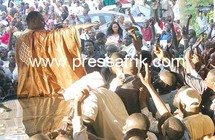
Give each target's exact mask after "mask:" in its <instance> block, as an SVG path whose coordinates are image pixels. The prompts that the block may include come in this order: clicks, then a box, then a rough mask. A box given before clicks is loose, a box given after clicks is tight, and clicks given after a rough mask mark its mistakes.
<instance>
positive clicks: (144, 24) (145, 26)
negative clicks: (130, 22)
mask: <svg viewBox="0 0 215 140" xmlns="http://www.w3.org/2000/svg"><path fill="white" fill-rule="evenodd" d="M143 27H144V28H148V27H149V20H148V19H144V20H143Z"/></svg>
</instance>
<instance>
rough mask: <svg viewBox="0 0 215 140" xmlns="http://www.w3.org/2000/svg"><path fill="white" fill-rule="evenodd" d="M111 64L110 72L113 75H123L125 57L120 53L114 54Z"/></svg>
mask: <svg viewBox="0 0 215 140" xmlns="http://www.w3.org/2000/svg"><path fill="white" fill-rule="evenodd" d="M110 61H111V64H113V65H112V66H111V67H110V70H111V72H112V73H113V74H118V73H122V71H123V70H122V64H123V61H124V55H123V54H121V53H118V52H114V53H113V54H112V55H111V58H110Z"/></svg>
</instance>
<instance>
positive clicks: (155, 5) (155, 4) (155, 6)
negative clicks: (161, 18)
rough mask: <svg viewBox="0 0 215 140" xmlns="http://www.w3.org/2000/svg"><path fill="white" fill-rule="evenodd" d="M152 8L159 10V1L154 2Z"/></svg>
mask: <svg viewBox="0 0 215 140" xmlns="http://www.w3.org/2000/svg"><path fill="white" fill-rule="evenodd" d="M152 9H153V10H157V9H158V2H154V3H153V5H152Z"/></svg>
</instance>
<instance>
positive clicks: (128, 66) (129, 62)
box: [123, 59, 138, 75]
mask: <svg viewBox="0 0 215 140" xmlns="http://www.w3.org/2000/svg"><path fill="white" fill-rule="evenodd" d="M137 72H138V69H137V66H136V61H135V60H134V59H126V60H125V61H124V63H123V73H124V74H129V75H137Z"/></svg>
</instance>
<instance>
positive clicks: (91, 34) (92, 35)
mask: <svg viewBox="0 0 215 140" xmlns="http://www.w3.org/2000/svg"><path fill="white" fill-rule="evenodd" d="M87 34H88V36H89V38H90V40H94V39H95V35H96V32H95V29H94V28H91V29H90V30H88V31H87Z"/></svg>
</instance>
